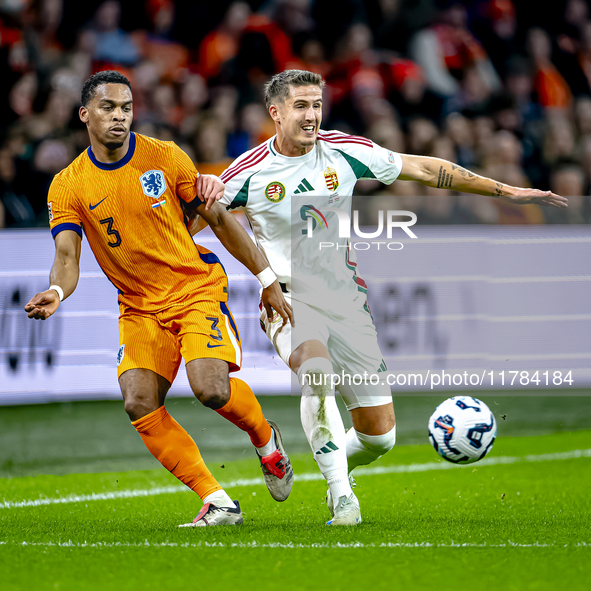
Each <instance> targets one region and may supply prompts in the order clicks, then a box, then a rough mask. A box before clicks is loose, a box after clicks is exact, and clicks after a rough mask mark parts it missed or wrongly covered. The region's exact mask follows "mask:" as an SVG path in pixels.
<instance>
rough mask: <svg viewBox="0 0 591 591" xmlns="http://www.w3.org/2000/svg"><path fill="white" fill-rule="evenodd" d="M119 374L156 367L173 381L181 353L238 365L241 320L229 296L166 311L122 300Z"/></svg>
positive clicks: (232, 366) (190, 358)
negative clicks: (227, 299)
mask: <svg viewBox="0 0 591 591" xmlns="http://www.w3.org/2000/svg"><path fill="white" fill-rule="evenodd" d="M120 310H121V315H120V316H119V353H118V354H117V370H118V374H119V376H121V374H122V373H123V372H126V371H127V370H128V369H139V368H142V369H151V370H152V371H154V372H156V373H157V374H158V375H161V376H162V377H164V378H166V379H167V380H168V381H169V382H170V383H172V382H173V381H174V378H175V377H176V374H177V372H178V370H179V367H180V364H181V359H184V360H185V364H187V363H189V361H193V359H204V358H207V359H221V360H223V361H227V362H228V364H229V365H230V371H238V370H239V369H240V365H241V363H242V345H241V343H240V334H239V333H238V328H237V327H236V322H235V321H234V318H233V316H232V314H231V312H230V310H229V309H228V306H227V305H226V303H225V302H215V301H203V302H194V303H192V304H189V305H187V306H173V307H171V308H168V309H166V310H164V311H161V312H156V313H148V312H139V311H138V310H134V309H133V308H129V307H124V306H123V305H121V306H120Z"/></svg>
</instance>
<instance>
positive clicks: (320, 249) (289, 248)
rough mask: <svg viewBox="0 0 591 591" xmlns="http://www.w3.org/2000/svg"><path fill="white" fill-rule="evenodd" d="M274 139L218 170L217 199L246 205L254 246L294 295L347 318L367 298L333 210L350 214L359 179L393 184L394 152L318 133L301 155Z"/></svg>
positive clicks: (396, 166) (232, 206)
mask: <svg viewBox="0 0 591 591" xmlns="http://www.w3.org/2000/svg"><path fill="white" fill-rule="evenodd" d="M274 142H275V137H273V138H271V139H270V140H268V141H267V142H265V143H263V144H261V145H260V146H258V147H257V148H254V149H253V150H250V151H248V152H246V153H245V154H243V155H242V156H240V157H239V158H237V159H236V160H235V161H234V162H233V163H232V165H231V166H230V167H229V168H228V169H226V170H225V171H224V173H223V174H222V175H221V180H222V181H223V182H224V183H225V185H226V189H225V193H224V197H223V198H222V200H221V202H222V203H224V204H225V205H226V206H227V208H228V209H235V208H241V209H242V210H244V212H245V213H246V216H247V217H248V220H249V222H250V225H251V227H252V230H253V233H254V236H255V239H256V242H257V245H258V247H259V249H260V250H261V251H262V253H263V254H264V255H265V257H266V258H267V260H268V261H269V265H270V266H271V268H272V269H273V271H274V272H275V274H276V275H277V276H278V278H279V281H280V282H281V283H283V284H284V285H285V290H286V291H287V292H288V293H289V294H290V295H291V297H292V298H293V299H295V300H298V301H301V302H304V303H306V304H309V305H311V306H315V307H318V308H321V309H325V310H330V311H331V312H333V313H336V314H338V315H341V316H347V315H348V314H350V313H351V312H353V311H354V310H356V309H358V308H360V307H361V306H363V305H364V304H365V301H366V294H367V286H366V284H365V282H364V281H363V279H361V277H360V276H359V275H358V273H357V264H356V262H355V251H354V250H353V249H352V248H350V245H349V239H348V238H346V237H339V223H338V222H339V219H338V212H337V213H333V212H332V211H331V210H341V211H342V212H345V213H346V214H347V216H348V219H350V217H351V201H352V195H353V189H354V187H355V184H356V183H357V181H358V180H359V179H377V180H379V181H381V182H383V183H386V184H390V183H392V182H394V181H395V180H396V178H397V177H398V175H399V174H400V171H401V169H402V159H401V157H400V154H396V153H394V152H391V151H390V150H386V149H385V148H382V147H381V146H378V145H376V144H374V143H373V142H372V141H370V140H368V139H366V138H363V137H358V136H351V135H347V134H344V133H341V132H339V131H330V132H324V131H320V132H319V134H318V140H317V142H316V144H315V146H314V148H313V149H312V150H311V151H310V152H308V154H305V155H304V156H296V157H288V156H283V155H282V154H279V153H278V152H277V151H276V149H275V147H274ZM309 218H311V220H312V221H311V224H310V223H309V221H308V219H309ZM310 226H311V228H312V236H311V237H310V236H309V235H308V228H309V227H310ZM329 244H332V245H333V246H328V245H329Z"/></svg>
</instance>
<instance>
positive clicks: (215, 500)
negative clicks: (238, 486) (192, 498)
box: [203, 489, 236, 509]
mask: <svg viewBox="0 0 591 591" xmlns="http://www.w3.org/2000/svg"><path fill="white" fill-rule="evenodd" d="M207 503H211V504H212V505H215V506H216V507H232V508H233V509H236V505H235V504H234V501H233V500H232V499H231V498H230V497H229V496H228V493H227V492H226V491H225V490H224V489H222V490H216V491H215V492H212V493H211V494H210V495H207V496H206V497H205V498H204V499H203V504H204V505H206V504H207Z"/></svg>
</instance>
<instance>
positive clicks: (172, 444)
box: [131, 386, 262, 499]
mask: <svg viewBox="0 0 591 591" xmlns="http://www.w3.org/2000/svg"><path fill="white" fill-rule="evenodd" d="M247 387H248V386H247ZM253 397H254V395H253ZM230 400H231V399H230ZM257 404H258V403H257ZM259 412H260V413H261V414H262V412H261V410H260V406H259ZM131 424H132V425H133V426H134V427H135V428H136V429H137V432H138V433H139V434H140V437H141V438H142V441H143V442H144V444H145V445H146V447H147V448H148V450H149V451H150V453H151V454H152V455H153V456H154V457H155V458H156V459H157V460H158V461H159V462H160V463H161V464H162V465H163V466H164V467H165V468H166V469H167V470H168V471H169V472H171V473H172V474H174V476H176V477H177V478H178V479H179V480H180V481H181V482H183V483H184V484H186V485H187V486H188V487H189V488H190V489H191V490H193V491H195V492H196V493H197V494H198V495H199V496H200V497H201V499H204V498H205V497H206V496H207V495H210V494H211V493H213V492H215V491H217V490H222V487H221V486H220V485H219V484H218V482H217V480H216V479H215V478H214V477H213V476H212V474H211V472H210V471H209V470H208V468H207V466H206V465H205V462H204V461H203V458H202V457H201V454H200V453H199V448H198V447H197V445H196V444H195V442H194V441H193V439H191V436H190V435H189V434H188V433H187V432H186V431H185V430H184V429H183V428H182V427H181V426H180V425H179V424H178V423H177V422H176V421H175V420H174V419H173V418H172V417H171V416H170V415H169V414H168V412H166V409H165V408H164V406H161V407H160V408H158V409H157V410H155V411H153V412H151V413H150V414H148V415H146V416H145V417H142V418H141V419H138V420H137V421H132V422H131Z"/></svg>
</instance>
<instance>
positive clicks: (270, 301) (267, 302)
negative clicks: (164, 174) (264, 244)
mask: <svg viewBox="0 0 591 591" xmlns="http://www.w3.org/2000/svg"><path fill="white" fill-rule="evenodd" d="M197 213H198V214H199V215H200V216H201V217H202V218H203V220H205V221H206V222H207V223H208V224H209V226H210V227H211V229H212V230H213V232H214V234H215V235H216V236H217V237H218V239H219V241H220V242H221V243H222V244H223V245H224V246H225V248H226V250H227V251H228V252H229V253H230V254H231V255H232V256H233V257H234V258H235V259H237V260H238V261H240V262H241V263H242V264H243V265H244V266H245V267H246V268H247V269H248V270H249V271H250V272H251V273H252V274H253V275H259V273H261V271H264V270H266V269H268V271H266V273H271V275H272V271H271V269H270V267H269V263H267V261H266V260H265V258H264V257H263V255H262V254H261V253H260V251H259V249H258V248H257V247H256V246H255V244H254V242H253V241H252V240H251V239H250V236H249V235H248V234H247V233H246V231H245V230H244V228H243V227H242V226H241V225H240V224H239V223H238V222H237V221H236V220H235V219H234V216H233V215H232V214H231V213H229V212H228V211H226V208H225V207H223V206H222V205H220V204H219V203H213V204H212V205H211V206H210V209H206V206H205V204H201V205H199V206H198V207H197ZM272 276H273V275H272ZM262 299H263V305H264V306H265V310H266V311H267V315H268V317H269V320H271V319H272V318H273V309H274V310H276V311H277V312H279V314H280V315H281V317H282V318H283V325H284V326H285V324H286V323H287V321H288V320H289V321H290V322H291V324H292V326H293V324H294V322H293V316H292V312H291V307H290V306H289V304H288V303H287V302H286V301H285V298H284V297H283V293H282V292H281V288H280V287H279V281H277V277H275V280H274V281H273V282H272V283H271V284H270V285H268V286H267V287H264V289H263V294H262Z"/></svg>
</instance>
